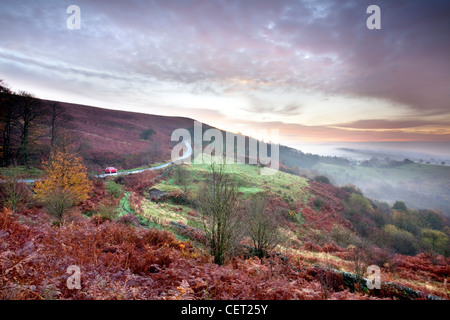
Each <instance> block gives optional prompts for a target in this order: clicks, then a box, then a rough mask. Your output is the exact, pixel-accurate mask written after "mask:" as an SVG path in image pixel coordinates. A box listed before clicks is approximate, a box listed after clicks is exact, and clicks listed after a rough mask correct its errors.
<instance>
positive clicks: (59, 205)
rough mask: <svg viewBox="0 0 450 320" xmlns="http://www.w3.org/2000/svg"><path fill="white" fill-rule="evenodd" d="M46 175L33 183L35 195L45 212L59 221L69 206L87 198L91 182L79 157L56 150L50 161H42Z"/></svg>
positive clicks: (71, 206)
mask: <svg viewBox="0 0 450 320" xmlns="http://www.w3.org/2000/svg"><path fill="white" fill-rule="evenodd" d="M44 170H45V171H46V173H47V176H46V178H45V179H43V180H42V181H38V182H37V183H36V185H35V188H34V191H35V197H36V198H37V199H38V200H40V201H42V202H43V204H44V205H45V207H46V209H47V212H48V213H49V214H50V215H52V216H53V217H55V218H56V220H57V221H58V222H60V221H61V219H62V218H63V216H64V214H65V213H67V212H68V211H69V210H70V209H71V208H73V207H74V206H75V205H77V204H78V203H80V202H81V201H84V200H87V199H88V193H89V191H90V189H91V182H90V181H89V179H88V177H87V173H86V168H85V167H84V166H83V164H82V160H81V158H79V157H76V156H75V155H73V154H71V153H69V152H61V151H57V152H56V153H55V156H54V157H53V159H52V161H51V162H47V163H44Z"/></svg>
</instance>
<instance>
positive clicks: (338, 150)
mask: <svg viewBox="0 0 450 320" xmlns="http://www.w3.org/2000/svg"><path fill="white" fill-rule="evenodd" d="M295 148H296V149H299V150H301V151H302V152H303V153H305V154H310V156H311V158H314V159H317V157H314V156H313V155H320V156H322V157H320V160H316V161H315V162H314V164H312V165H311V164H308V165H304V164H305V163H304V161H298V162H297V163H296V166H297V167H298V169H299V170H300V171H303V172H304V173H307V174H309V175H310V176H314V175H319V174H320V175H326V176H327V177H328V178H329V179H330V181H331V182H332V183H333V184H335V185H338V186H344V185H350V184H351V185H355V186H356V187H358V188H359V189H360V190H361V191H362V192H363V193H364V194H365V195H366V196H368V197H369V198H372V199H373V200H378V201H382V202H387V203H388V204H389V205H392V204H393V203H394V202H395V201H397V200H401V201H404V202H405V203H406V205H407V206H408V207H409V208H412V209H435V208H439V209H440V210H442V211H443V213H444V214H446V215H449V216H450V196H449V194H450V192H449V191H450V143H449V142H331V143H322V144H298V145H296V146H295ZM334 157H338V158H345V159H346V160H348V161H347V162H344V163H343V162H342V161H340V162H338V161H333V159H335V158H334Z"/></svg>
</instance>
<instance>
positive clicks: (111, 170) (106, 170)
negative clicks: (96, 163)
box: [105, 167, 117, 173]
mask: <svg viewBox="0 0 450 320" xmlns="http://www.w3.org/2000/svg"><path fill="white" fill-rule="evenodd" d="M116 172H117V169H116V168H114V167H108V168H106V169H105V173H116Z"/></svg>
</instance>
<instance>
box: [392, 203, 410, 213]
mask: <svg viewBox="0 0 450 320" xmlns="http://www.w3.org/2000/svg"><path fill="white" fill-rule="evenodd" d="M392 209H394V210H400V211H403V212H407V211H408V208H407V207H406V204H405V203H404V202H403V201H398V200H397V201H395V203H394V205H393V206H392Z"/></svg>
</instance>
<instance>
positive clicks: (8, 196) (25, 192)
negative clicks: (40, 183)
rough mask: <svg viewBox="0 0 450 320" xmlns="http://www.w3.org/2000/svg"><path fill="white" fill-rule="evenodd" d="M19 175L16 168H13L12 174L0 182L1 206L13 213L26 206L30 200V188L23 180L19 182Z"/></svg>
mask: <svg viewBox="0 0 450 320" xmlns="http://www.w3.org/2000/svg"><path fill="white" fill-rule="evenodd" d="M20 178H21V176H20V173H19V169H18V168H14V169H13V171H12V175H11V176H9V177H8V178H7V179H6V180H5V181H4V182H3V183H1V184H0V198H1V200H2V203H3V206H4V207H6V208H8V209H10V210H11V211H12V212H13V213H14V212H16V211H19V210H20V209H22V208H24V207H26V206H27V204H28V203H29V202H30V201H31V199H32V197H31V192H30V189H29V188H28V187H27V185H26V184H25V183H24V182H20V181H19V180H20Z"/></svg>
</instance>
